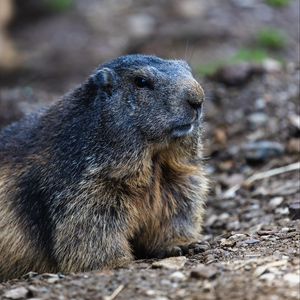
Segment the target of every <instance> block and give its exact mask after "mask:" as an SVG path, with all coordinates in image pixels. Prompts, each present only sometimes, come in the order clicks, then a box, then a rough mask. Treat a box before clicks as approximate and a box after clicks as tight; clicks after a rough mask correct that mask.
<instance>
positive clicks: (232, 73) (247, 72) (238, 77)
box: [211, 63, 262, 86]
mask: <svg viewBox="0 0 300 300" xmlns="http://www.w3.org/2000/svg"><path fill="white" fill-rule="evenodd" d="M261 72H262V68H261V67H260V66H258V65H255V64H252V63H240V64H234V65H225V66H222V67H221V68H219V70H217V71H216V73H215V74H213V75H212V76H211V78H212V79H214V80H216V81H219V82H221V83H224V84H225V85H228V86H240V85H243V84H245V83H246V82H247V81H249V80H250V79H251V78H252V76H253V75H255V74H260V73H261Z"/></svg>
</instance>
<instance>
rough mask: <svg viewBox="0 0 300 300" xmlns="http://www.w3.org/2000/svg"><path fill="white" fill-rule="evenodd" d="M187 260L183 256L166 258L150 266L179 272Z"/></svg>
mask: <svg viewBox="0 0 300 300" xmlns="http://www.w3.org/2000/svg"><path fill="white" fill-rule="evenodd" d="M186 260H187V258H186V257H185V256H177V257H168V258H165V259H162V260H159V261H155V262H154V263H153V264H152V268H166V269H175V270H179V269H181V268H183V266H184V265H185V263H186Z"/></svg>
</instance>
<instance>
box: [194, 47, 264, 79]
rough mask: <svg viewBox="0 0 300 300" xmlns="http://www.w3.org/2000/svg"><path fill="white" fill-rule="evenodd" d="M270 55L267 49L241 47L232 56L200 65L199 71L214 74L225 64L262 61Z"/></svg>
mask: <svg viewBox="0 0 300 300" xmlns="http://www.w3.org/2000/svg"><path fill="white" fill-rule="evenodd" d="M268 57H269V55H268V53H267V51H265V50H263V49H258V48H254V49H246V48H245V49H240V50H239V51H237V52H236V53H235V54H234V55H233V56H232V57H230V58H227V59H226V60H220V61H216V62H211V63H208V64H203V65H200V66H198V68H197V73H198V74H199V75H201V76H204V77H207V76H212V75H213V74H215V73H216V72H217V70H218V69H220V68H222V67H223V66H228V65H234V64H238V63H241V62H254V63H261V62H263V61H264V60H265V59H267V58H268Z"/></svg>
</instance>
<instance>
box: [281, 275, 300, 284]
mask: <svg viewBox="0 0 300 300" xmlns="http://www.w3.org/2000/svg"><path fill="white" fill-rule="evenodd" d="M283 280H284V281H286V282H288V284H289V285H300V274H296V273H288V274H285V275H284V276H283Z"/></svg>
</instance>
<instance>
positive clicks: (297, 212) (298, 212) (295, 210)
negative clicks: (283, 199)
mask: <svg viewBox="0 0 300 300" xmlns="http://www.w3.org/2000/svg"><path fill="white" fill-rule="evenodd" d="M288 209H289V215H290V217H291V219H292V220H299V219H300V201H296V202H292V203H291V204H289V207H288Z"/></svg>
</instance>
